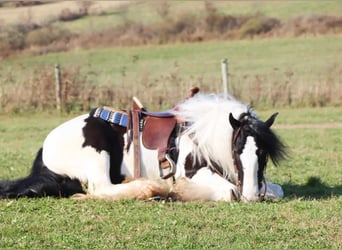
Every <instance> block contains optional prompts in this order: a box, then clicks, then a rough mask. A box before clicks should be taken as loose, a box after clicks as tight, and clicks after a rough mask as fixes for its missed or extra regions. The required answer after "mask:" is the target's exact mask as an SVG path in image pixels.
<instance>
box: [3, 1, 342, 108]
mask: <svg viewBox="0 0 342 250" xmlns="http://www.w3.org/2000/svg"><path fill="white" fill-rule="evenodd" d="M38 3H39V1H38ZM40 3H44V2H40ZM341 9H342V7H341V4H340V3H339V2H338V1H327V2H324V3H322V2H320V1H311V2H306V1H303V2H302V1H298V2H296V3H293V2H292V1H281V2H278V1H275V2H269V1H267V2H262V1H261V2H254V1H251V2H249V1H243V2H221V1H155V2H149V1H129V2H125V1H118V2H117V1H70V2H68V1H62V2H49V3H45V4H38V5H31V6H18V7H15V6H14V5H13V3H12V2H10V1H7V2H6V1H5V2H4V3H3V6H2V8H0V20H1V23H0V31H1V40H0V48H2V49H1V50H0V51H1V52H0V54H1V55H0V56H1V57H2V62H1V65H0V97H1V98H0V108H1V111H3V112H21V111H24V110H30V111H31V112H33V111H35V110H49V109H53V108H54V105H55V104H54V65H55V64H57V63H58V64H60V65H61V69H62V80H63V82H64V90H63V91H64V92H63V95H64V106H65V110H66V111H68V112H70V111H82V110H88V109H89V108H90V107H92V106H96V105H101V104H107V105H115V106H119V107H126V108H127V106H128V105H130V99H131V97H132V96H133V95H137V96H138V97H139V98H141V99H142V101H143V102H144V103H145V104H146V105H147V106H148V107H150V109H154V110H160V109H165V108H169V107H170V106H171V105H173V104H174V103H176V102H178V101H179V100H180V99H182V98H183V97H184V96H186V94H187V90H188V89H189V88H190V87H191V86H193V85H196V86H199V87H200V88H201V89H202V90H203V91H204V92H221V91H222V83H221V81H222V79H221V72H220V61H221V59H223V58H227V59H228V62H229V91H230V93H232V94H233V95H235V96H236V97H238V98H240V99H242V100H243V101H244V102H247V103H251V104H252V105H254V106H256V107H259V108H267V107H320V106H340V105H341V100H342V87H341V86H342V79H341V75H342V74H341V71H342V69H341V64H340V60H341V58H342V52H341V51H342V37H341V32H342V16H341V15H340V13H341ZM142 92H144V95H142V96H141V95H140V96H139V94H140V93H142Z"/></svg>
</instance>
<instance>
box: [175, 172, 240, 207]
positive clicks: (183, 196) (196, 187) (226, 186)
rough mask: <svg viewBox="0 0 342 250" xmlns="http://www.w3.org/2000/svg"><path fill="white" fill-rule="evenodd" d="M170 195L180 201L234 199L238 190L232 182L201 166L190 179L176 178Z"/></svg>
mask: <svg viewBox="0 0 342 250" xmlns="http://www.w3.org/2000/svg"><path fill="white" fill-rule="evenodd" d="M170 196H171V197H172V198H174V199H178V200H181V201H193V200H205V201H234V200H236V199H237V197H238V191H237V188H236V186H235V185H233V184H232V183H230V182H228V181H227V180H225V179H224V178H222V177H220V176H219V175H217V174H215V173H213V172H212V171H211V170H210V169H208V168H202V169H200V170H199V171H198V172H197V173H196V175H194V176H193V178H192V179H189V178H184V177H183V178H180V179H178V180H177V182H176V184H175V186H174V187H173V188H172V192H171V194H170Z"/></svg>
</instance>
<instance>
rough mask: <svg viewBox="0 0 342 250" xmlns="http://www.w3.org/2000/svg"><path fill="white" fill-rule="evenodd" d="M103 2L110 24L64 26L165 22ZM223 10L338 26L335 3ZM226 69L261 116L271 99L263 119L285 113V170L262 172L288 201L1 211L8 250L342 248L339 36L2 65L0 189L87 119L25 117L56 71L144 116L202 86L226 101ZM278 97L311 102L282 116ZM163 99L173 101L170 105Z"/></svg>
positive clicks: (1, 14)
mask: <svg viewBox="0 0 342 250" xmlns="http://www.w3.org/2000/svg"><path fill="white" fill-rule="evenodd" d="M103 3H104V4H108V5H112V6H110V8H109V7H108V6H107V7H108V8H107V7H106V8H105V11H104V12H103V13H102V14H101V15H98V14H92V15H89V16H86V17H83V18H81V19H78V20H76V21H73V22H66V23H57V24H56V25H60V26H62V27H63V28H66V29H70V30H72V31H77V32H79V33H82V32H88V31H89V32H92V31H95V30H99V29H107V28H108V27H110V26H112V25H116V24H119V23H121V22H124V21H125V20H132V21H138V22H144V23H153V22H156V21H158V19H160V18H161V17H160V15H158V14H157V13H156V9H157V8H158V2H157V1H155V2H154V1H153V2H152V3H153V4H152V5H151V4H150V3H146V2H145V1H138V2H137V3H136V4H132V5H130V6H129V7H127V6H126V7H123V6H121V7H115V6H113V5H116V2H113V1H111V2H103ZM170 3H171V4H172V7H171V9H170V10H171V13H177V14H179V13H180V12H182V11H188V10H191V11H195V10H196V12H197V11H199V12H200V11H203V9H204V7H203V6H204V4H203V3H202V2H201V3H200V4H198V2H197V1H170ZM66 4H67V5H66ZM215 5H216V6H217V9H218V10H219V12H221V13H226V14H231V15H240V14H252V13H256V12H258V13H261V14H262V15H265V16H270V17H277V18H279V19H280V20H287V19H289V18H292V17H296V16H300V15H302V16H303V15H304V16H307V17H312V16H315V15H325V14H327V15H340V13H341V11H342V4H341V3H340V2H339V1H310V2H308V1H296V3H294V2H293V1H271V2H270V1H266V2H263V1H261V2H255V1H233V2H229V1H216V2H215ZM65 6H67V7H69V8H77V6H76V7H75V5H72V6H71V5H70V3H66V2H58V1H57V2H54V3H53V4H51V5H50V4H49V5H43V6H36V7H28V8H17V9H11V11H15V13H14V12H12V13H11V12H9V9H8V8H0V19H4V20H5V21H3V20H0V22H1V21H2V22H3V23H5V24H9V23H15V22H17V21H18V20H19V17H20V19H21V22H22V20H27V21H32V20H34V21H35V20H38V21H37V22H38V23H39V22H46V21H47V19H49V18H52V17H53V18H55V17H54V16H53V15H52V13H51V11H53V12H54V14H58V13H59V11H61V9H62V8H65ZM46 7H48V8H50V9H46ZM40 8H43V9H45V11H41V9H40ZM35 10H38V11H35ZM48 10H49V11H48ZM94 11H95V10H94ZM100 11H103V10H100ZM36 18H37V19H36ZM142 19H143V20H142ZM222 58H227V59H228V60H229V84H230V85H229V88H230V92H232V93H233V94H236V95H238V96H239V97H241V99H242V100H243V101H244V102H246V103H252V104H255V103H254V102H255V99H254V98H255V97H256V96H257V95H260V93H258V91H259V92H260V91H261V94H265V96H264V97H262V98H264V99H265V100H264V102H256V104H257V105H255V109H256V112H257V113H258V114H259V116H260V118H262V119H266V118H268V117H269V116H270V115H271V114H272V113H274V112H276V111H279V116H278V118H277V120H276V122H275V125H274V128H275V131H276V132H277V133H278V134H279V136H280V137H281V138H282V139H283V140H284V142H285V144H286V145H287V146H288V149H289V159H288V160H286V161H284V162H282V163H281V165H280V166H279V167H275V166H273V165H272V164H269V165H268V168H267V171H266V172H267V176H268V178H269V180H270V181H272V182H275V183H278V184H280V185H282V186H283V188H284V191H285V198H284V199H282V200H279V201H272V202H270V201H266V202H260V203H255V204H245V203H223V202H218V203H213V202H190V203H181V202H166V203H165V202H156V201H133V200H120V201H115V202H108V201H94V200H83V201H77V200H71V199H54V198H41V199H31V200H30V199H18V200H0V249H9V248H10V249H50V248H53V249H75V248H77V249H88V248H94V249H101V248H102V249H103V248H113V249H166V248H174V249H187V248H193V249H202V248H213V249H228V248H233V249H240V248H242V249H249V248H258V249H308V248H310V249H323V248H324V249H341V248H342V214H341V209H342V171H341V167H342V155H341V152H342V137H341V134H342V109H341V100H342V99H341V98H342V85H341V83H342V74H341V72H342V68H341V67H342V65H341V58H342V36H341V34H330V35H325V36H322V35H317V36H316V35H308V36H301V37H271V38H269V39H245V40H239V41H237V40H236V41H230V40H225V41H210V42H202V43H191V44H189V43H176V44H167V45H162V46H155V45H153V46H152V45H147V46H138V47H114V48H101V49H89V50H84V49H75V50H72V51H69V52H60V53H47V54H45V55H41V56H19V57H13V58H11V59H5V60H2V61H1V64H0V179H13V178H18V177H22V176H25V175H27V174H28V172H29V170H30V167H31V164H32V162H33V159H34V157H35V155H36V152H37V151H38V149H39V148H40V147H41V145H42V142H43V140H44V138H45V137H46V135H47V134H48V132H49V131H51V130H52V129H53V128H54V127H55V126H57V125H59V124H61V123H62V122H63V121H66V120H68V119H69V118H72V117H74V116H76V115H77V114H79V113H80V111H78V110H77V109H75V110H72V113H71V114H66V113H57V112H56V111H54V110H52V109H48V110H45V111H43V112H42V111H41V109H40V108H39V107H38V108H37V107H36V106H32V107H26V106H25V105H26V104H25V102H24V101H22V99H20V98H19V97H22V96H25V95H28V93H31V94H33V95H35V96H36V95H44V93H45V94H46V91H47V90H46V89H44V88H42V89H40V88H39V87H40V85H38V83H42V82H48V83H51V86H52V87H51V86H50V88H54V86H53V83H54V79H53V77H54V73H53V70H54V65H55V64H56V63H59V64H60V65H61V67H62V72H66V73H67V74H66V79H64V80H65V81H69V82H73V81H74V79H77V77H79V78H80V79H81V80H82V81H85V82H86V84H89V85H82V86H83V87H84V86H86V87H84V88H85V89H86V90H87V87H89V86H96V87H97V88H99V87H101V86H109V88H108V89H113V92H119V91H121V92H119V93H121V94H122V95H124V98H126V97H127V99H128V101H127V102H128V103H129V104H130V100H131V99H130V98H131V96H132V95H137V96H138V97H139V99H141V101H142V102H143V103H144V104H145V105H146V107H147V108H148V109H150V110H151V111H156V110H157V109H166V108H170V105H171V104H172V103H173V102H174V100H177V101H179V100H181V99H183V98H184V97H185V96H186V95H187V90H188V88H189V87H190V86H192V85H198V86H200V87H201V89H202V90H203V91H204V92H205V91H213V92H221V89H222V86H221V85H222V83H221V71H220V70H221V68H220V60H221V59H222ZM78 69H80V70H78ZM79 81H80V80H79ZM76 82H77V81H76ZM279 86H287V87H289V89H292V98H294V100H295V99H296V100H305V101H304V102H301V103H300V104H298V103H299V102H298V103H297V104H296V103H295V102H293V103H292V104H288V103H287V104H286V102H284V104H283V103H282V102H278V103H275V104H274V103H273V104H272V102H270V101H269V100H270V99H272V98H278V99H281V98H284V96H286V93H285V91H284V90H282V89H281V88H280V89H279V90H277V91H278V92H276V93H273V91H275V90H276V89H277V88H279ZM43 87H45V85H44V86H43ZM8 93H11V94H12V95H13V96H14V99H8V101H7V103H6V102H4V101H3V100H4V99H5V97H6V95H7V94H8ZM272 93H273V94H272ZM322 93H323V94H324V93H326V95H327V96H328V97H331V98H332V101H330V102H328V101H329V100H325V99H324V98H323V101H326V103H327V104H328V105H325V107H313V106H319V102H317V103H316V102H313V103H310V99H314V101H315V100H316V99H317V98H318V97H320V94H322ZM160 96H164V97H165V96H166V97H167V98H169V99H170V100H168V101H169V102H165V103H162V104H160V102H161V101H159V100H158V98H160ZM323 97H324V96H323ZM172 98H175V99H172ZM285 98H286V97H285ZM51 99H53V97H52V98H51V97H49V98H48V100H49V101H50V102H51ZM94 99H95V100H94V101H93V103H92V106H93V107H95V106H97V105H101V104H103V102H104V100H105V99H103V100H102V99H101V97H99V96H96V98H94ZM17 100H19V101H17ZM15 102H17V105H18V106H22V107H23V112H19V111H20V109H14V112H12V111H13V110H11V111H8V110H7V109H6V108H7V106H5V104H6V105H7V104H8V103H9V104H11V103H15ZM118 102H119V101H117V99H115V100H114V101H113V103H105V104H106V105H112V106H115V105H116V104H118V105H119V104H120V105H121V104H122V103H118ZM3 103H5V104H4V106H1V105H2V104H3ZM9 104H8V105H9ZM307 106H309V107H313V108H308V107H307ZM323 106H324V105H323ZM25 108H26V109H25ZM124 108H129V106H128V107H127V106H125V107H124ZM9 110H10V109H9Z"/></svg>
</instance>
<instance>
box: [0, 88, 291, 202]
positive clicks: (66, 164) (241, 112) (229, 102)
mask: <svg viewBox="0 0 342 250" xmlns="http://www.w3.org/2000/svg"><path fill="white" fill-rule="evenodd" d="M101 111H102V112H101ZM103 111H105V112H103ZM127 114H128V112H126V111H123V112H121V113H120V112H117V113H116V112H111V111H108V110H104V109H96V110H93V111H92V112H90V113H89V114H84V115H81V116H78V117H76V118H74V119H72V120H69V121H67V122H65V123H63V124H61V125H60V126H58V127H56V128H55V129H54V130H52V131H51V132H50V133H49V134H48V136H47V137H46V139H45V141H44V144H43V147H42V148H41V149H40V150H39V151H38V154H37V156H36V159H35V161H34V163H33V166H32V169H31V173H30V174H29V176H27V177H25V178H22V179H18V180H7V181H6V180H5V181H1V182H0V198H18V197H43V196H55V197H70V196H73V195H76V196H77V197H88V196H90V197H96V198H105V199H113V200H115V199H120V198H135V199H146V198H149V197H152V196H156V195H159V196H164V197H172V198H174V199H178V200H183V201H188V200H212V201H218V200H223V201H232V200H236V199H238V200H243V201H259V200H261V199H263V198H280V197H282V196H283V191H282V188H281V186H279V185H277V184H273V183H269V182H267V181H266V180H265V176H264V171H265V168H266V164H267V160H268V158H271V160H272V161H273V162H274V163H275V164H278V163H279V161H280V160H281V159H283V158H284V157H285V155H286V152H285V147H284V145H283V143H282V142H281V141H280V140H279V138H278V137H277V136H276V134H275V133H274V132H273V131H272V130H271V129H270V127H271V125H272V124H273V122H274V120H275V118H276V115H277V114H273V115H272V116H271V117H270V118H269V119H268V120H267V121H265V122H263V121H261V120H260V119H259V118H258V117H257V116H256V114H255V113H254V112H253V111H252V110H251V109H250V108H249V106H247V105H244V104H242V103H241V102H239V101H237V100H236V99H234V98H233V97H231V96H226V95H215V94H198V95H196V96H194V97H192V98H189V99H187V100H185V101H184V102H181V103H179V104H178V105H177V106H176V107H175V108H174V109H172V110H170V113H169V115H168V116H171V117H174V118H175V119H176V120H177V123H176V125H175V127H174V128H173V131H172V134H173V137H174V140H172V142H173V143H172V150H173V151H174V152H175V153H173V154H170V155H172V157H170V158H171V159H169V158H168V161H170V162H172V163H173V164H172V165H173V166H172V167H173V175H170V180H174V181H172V182H171V181H165V180H164V179H162V178H161V177H160V176H161V175H163V174H161V172H162V171H164V170H163V169H162V168H161V166H160V165H161V164H160V160H159V158H160V157H159V155H158V154H159V153H158V150H156V149H149V148H148V147H146V145H144V143H143V139H142V137H143V136H142V135H143V133H144V129H145V128H144V124H145V123H144V120H143V118H142V121H140V126H139V127H140V130H138V131H140V132H139V133H140V134H139V135H140V136H139V137H138V141H139V144H140V145H139V147H140V151H139V162H140V165H139V167H140V169H139V172H140V176H141V178H134V177H135V176H134V171H135V169H134V161H135V160H136V159H135V156H134V148H135V147H133V145H130V144H131V143H132V138H131V134H132V133H131V132H132V129H133V128H132V126H130V122H131V121H130V120H131V119H129V118H130V117H129V116H128V115H127ZM104 117H105V118H106V119H104ZM109 117H110V118H111V120H110V119H108V118H109ZM141 117H142V116H141ZM114 120H116V121H115V122H114ZM158 131H159V130H158ZM158 131H157V129H156V130H155V132H156V133H157V132H158ZM168 155H169V154H168ZM127 179H130V181H127ZM80 194H82V195H80Z"/></svg>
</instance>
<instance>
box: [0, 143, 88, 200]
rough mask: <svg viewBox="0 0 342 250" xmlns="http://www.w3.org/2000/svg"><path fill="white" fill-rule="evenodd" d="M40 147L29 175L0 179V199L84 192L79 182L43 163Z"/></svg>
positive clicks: (57, 195) (56, 195)
mask: <svg viewBox="0 0 342 250" xmlns="http://www.w3.org/2000/svg"><path fill="white" fill-rule="evenodd" d="M42 153H43V149H42V148H41V149H40V150H39V151H38V153H37V156H36V159H35V160H34V162H33V166H32V169H31V173H30V174H29V176H27V177H24V178H20V179H16V180H3V181H0V199H4V198H19V197H43V196H55V197H69V196H71V195H73V194H75V193H84V191H83V189H82V185H81V183H80V182H79V181H78V180H76V179H70V178H69V177H65V176H62V175H58V174H56V173H54V172H52V171H51V170H49V169H48V168H47V167H46V166H45V165H44V163H43V159H42Z"/></svg>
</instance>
